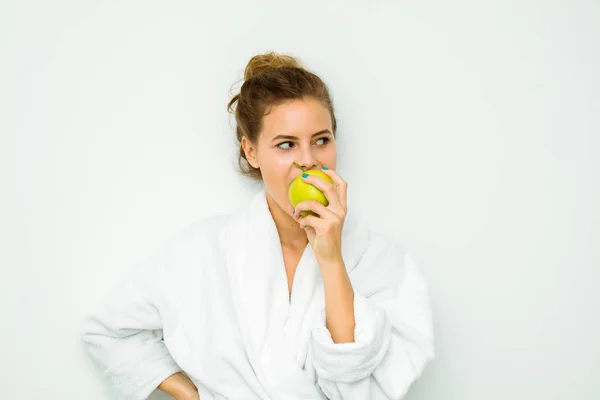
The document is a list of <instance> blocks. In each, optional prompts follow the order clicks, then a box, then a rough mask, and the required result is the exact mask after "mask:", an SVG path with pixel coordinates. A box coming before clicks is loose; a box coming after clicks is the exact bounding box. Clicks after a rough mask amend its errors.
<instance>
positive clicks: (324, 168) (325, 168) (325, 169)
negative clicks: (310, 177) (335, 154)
mask: <svg viewBox="0 0 600 400" xmlns="http://www.w3.org/2000/svg"><path fill="white" fill-rule="evenodd" d="M321 169H322V170H324V171H327V170H328V169H329V168H327V167H323V168H321Z"/></svg>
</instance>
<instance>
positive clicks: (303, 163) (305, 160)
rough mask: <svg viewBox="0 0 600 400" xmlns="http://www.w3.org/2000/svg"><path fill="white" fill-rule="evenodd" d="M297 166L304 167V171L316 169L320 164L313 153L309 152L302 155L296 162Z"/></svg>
mask: <svg viewBox="0 0 600 400" xmlns="http://www.w3.org/2000/svg"><path fill="white" fill-rule="evenodd" d="M296 164H297V165H299V166H300V167H302V170H307V169H315V168H316V166H317V164H318V162H317V159H316V158H315V157H314V155H313V154H312V151H310V150H307V151H304V152H303V153H302V155H301V156H300V158H298V160H297V161H296Z"/></svg>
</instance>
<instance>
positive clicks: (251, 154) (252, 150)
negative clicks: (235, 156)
mask: <svg viewBox="0 0 600 400" xmlns="http://www.w3.org/2000/svg"><path fill="white" fill-rule="evenodd" d="M242 149H244V154H246V160H248V163H249V164H250V165H251V166H252V167H254V168H259V165H258V158H257V157H256V147H255V146H254V145H253V144H252V142H250V140H249V139H248V138H247V137H246V136H242Z"/></svg>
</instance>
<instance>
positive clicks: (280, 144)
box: [277, 142, 292, 150]
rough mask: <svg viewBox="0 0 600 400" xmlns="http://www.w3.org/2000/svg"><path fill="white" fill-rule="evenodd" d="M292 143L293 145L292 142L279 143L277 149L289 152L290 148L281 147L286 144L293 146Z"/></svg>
mask: <svg viewBox="0 0 600 400" xmlns="http://www.w3.org/2000/svg"><path fill="white" fill-rule="evenodd" d="M291 143H292V142H283V143H279V144H278V145H277V147H279V148H280V149H281V150H289V149H290V148H289V147H281V146H282V145H284V144H291Z"/></svg>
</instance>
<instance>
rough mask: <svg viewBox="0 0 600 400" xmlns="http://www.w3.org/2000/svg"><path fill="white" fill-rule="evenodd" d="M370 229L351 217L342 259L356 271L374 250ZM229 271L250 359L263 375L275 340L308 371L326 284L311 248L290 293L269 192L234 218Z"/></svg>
mask: <svg viewBox="0 0 600 400" xmlns="http://www.w3.org/2000/svg"><path fill="white" fill-rule="evenodd" d="M368 239H369V233H368V230H367V229H366V227H364V226H363V225H362V224H359V223H358V222H357V221H356V220H354V219H353V218H352V217H350V216H347V217H346V220H345V223H344V228H343V231H342V257H343V259H344V262H345V264H346V268H347V269H348V270H351V269H352V268H353V267H354V266H355V265H356V263H357V262H358V260H359V259H360V257H361V256H362V254H363V253H364V251H365V249H366V248H367V245H368ZM227 245H228V251H227V270H228V275H229V280H230V284H231V289H232V294H233V296H232V297H233V299H234V307H235V309H236V313H237V318H238V322H239V324H240V329H241V332H242V336H243V340H244V343H245V346H246V349H247V355H248V358H249V360H250V362H251V364H252V365H253V367H254V368H255V370H256V372H257V374H260V371H259V370H260V369H261V366H260V365H259V364H260V361H259V358H260V357H261V355H262V353H263V352H264V351H265V349H266V347H267V346H268V345H269V343H270V342H272V341H284V342H285V343H287V349H288V350H289V358H290V360H292V362H294V363H295V364H296V365H297V366H298V367H299V368H303V367H304V363H305V361H306V355H307V348H308V343H309V339H310V330H311V328H312V327H313V326H314V324H315V321H316V319H317V318H322V310H323V309H324V297H323V282H322V279H321V272H320V269H319V268H320V267H319V265H318V263H317V261H316V259H315V256H314V253H313V250H312V247H311V246H310V244H307V246H306V248H305V250H304V252H303V254H302V257H301V259H300V262H299V264H298V267H297V269H296V273H295V276H294V281H293V286H292V293H291V298H290V297H289V292H288V283H287V276H286V272H285V264H284V260H283V251H282V247H281V242H280V240H279V234H278V231H277V227H276V225H275V221H274V220H273V217H272V215H271V212H270V211H269V207H268V203H267V198H266V191H265V189H264V187H263V188H261V189H260V190H259V191H258V192H257V193H256V194H254V195H253V197H252V198H251V201H250V203H249V205H247V206H246V207H244V208H242V209H241V210H240V211H238V212H236V213H234V214H233V215H232V216H231V218H230V220H229V225H228V243H227Z"/></svg>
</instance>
